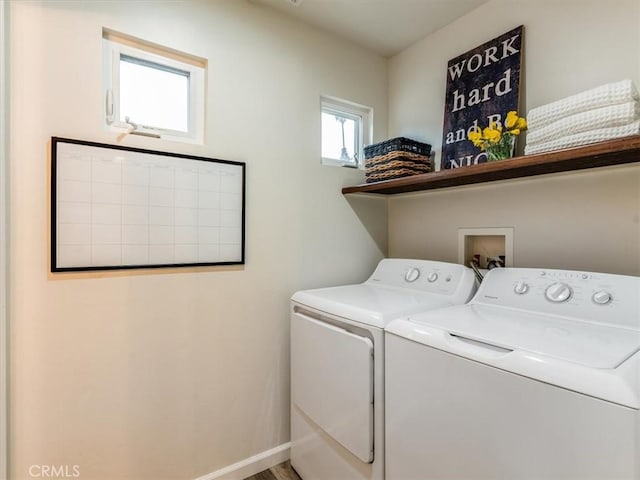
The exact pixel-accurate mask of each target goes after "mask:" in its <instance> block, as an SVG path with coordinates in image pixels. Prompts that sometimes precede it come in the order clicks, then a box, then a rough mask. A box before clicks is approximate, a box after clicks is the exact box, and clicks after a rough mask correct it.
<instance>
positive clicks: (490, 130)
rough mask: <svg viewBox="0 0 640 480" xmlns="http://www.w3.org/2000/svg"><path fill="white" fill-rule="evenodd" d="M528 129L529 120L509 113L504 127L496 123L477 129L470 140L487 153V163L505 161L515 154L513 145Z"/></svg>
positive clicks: (469, 135)
mask: <svg viewBox="0 0 640 480" xmlns="http://www.w3.org/2000/svg"><path fill="white" fill-rule="evenodd" d="M526 129H527V120H526V119H525V118H523V117H519V116H518V112H516V111H511V112H509V113H507V118H505V121H504V127H503V126H502V125H500V124H498V123H496V122H491V124H490V125H489V126H488V127H487V128H485V129H480V127H476V128H475V129H473V130H471V131H470V132H469V134H468V138H469V140H470V141H471V142H472V143H473V144H474V145H475V146H476V147H478V148H480V150H482V151H483V152H487V161H488V162H493V161H495V160H503V159H505V158H510V157H511V156H512V154H513V144H514V141H515V138H516V137H517V136H518V135H520V132H522V131H523V130H526Z"/></svg>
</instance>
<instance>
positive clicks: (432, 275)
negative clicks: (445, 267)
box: [427, 272, 438, 283]
mask: <svg viewBox="0 0 640 480" xmlns="http://www.w3.org/2000/svg"><path fill="white" fill-rule="evenodd" d="M437 279H438V273H437V272H431V273H430V274H429V276H428V277H427V280H429V282H431V283H433V282H435V281H436V280H437Z"/></svg>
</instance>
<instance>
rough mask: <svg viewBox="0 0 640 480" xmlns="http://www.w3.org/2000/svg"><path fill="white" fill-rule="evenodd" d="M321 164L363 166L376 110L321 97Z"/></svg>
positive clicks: (346, 101) (345, 101)
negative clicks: (365, 147) (365, 149)
mask: <svg viewBox="0 0 640 480" xmlns="http://www.w3.org/2000/svg"><path fill="white" fill-rule="evenodd" d="M320 117H321V138H322V163H323V164H324V165H339V166H343V167H353V168H358V167H359V168H364V146H365V145H369V144H370V143H371V139H372V136H373V109H372V108H370V107H366V106H364V105H359V104H357V103H353V102H350V101H348V100H342V99H339V98H335V97H328V96H322V97H320Z"/></svg>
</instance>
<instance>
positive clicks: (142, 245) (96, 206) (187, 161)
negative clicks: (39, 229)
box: [51, 137, 246, 272]
mask: <svg viewBox="0 0 640 480" xmlns="http://www.w3.org/2000/svg"><path fill="white" fill-rule="evenodd" d="M51 162H52V165H51V271H52V272H64V271H85V270H112V269H132V268H160V267H187V266H205V265H237V264H244V261H245V258H244V257H245V254H244V250H245V249H244V244H245V171H246V165H245V163H243V162H234V161H228V160H218V159H213V158H204V157H196V156H191V155H181V154H177V153H167V152H158V151H154V150H144V149H140V148H131V147H124V146H119V145H106V144H101V143H93V142H85V141H81V140H71V139H66V138H58V137H52V139H51Z"/></svg>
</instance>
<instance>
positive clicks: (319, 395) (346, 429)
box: [291, 311, 373, 462]
mask: <svg viewBox="0 0 640 480" xmlns="http://www.w3.org/2000/svg"><path fill="white" fill-rule="evenodd" d="M291 401H292V403H294V404H295V405H296V406H297V407H298V408H299V409H300V410H302V411H303V412H304V413H305V414H306V415H307V416H308V417H309V418H311V420H313V421H314V422H315V423H316V424H317V425H318V426H319V427H320V428H322V429H323V430H324V431H325V432H327V433H328V434H329V435H330V436H331V437H333V438H334V439H335V440H336V441H338V442H339V443H341V444H342V445H343V446H344V447H345V448H347V449H348V450H349V451H351V452H352V453H353V454H354V455H356V456H357V457H358V458H359V459H360V460H362V461H363V462H372V461H373V342H372V341H371V339H369V338H366V337H363V336H360V335H355V334H353V333H351V332H348V331H347V330H344V329H342V328H339V327H336V326H334V325H330V324H328V323H324V322H322V321H319V320H316V319H314V318H311V317H309V316H307V315H305V314H303V313H302V312H300V311H297V312H294V313H293V314H292V317H291Z"/></svg>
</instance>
